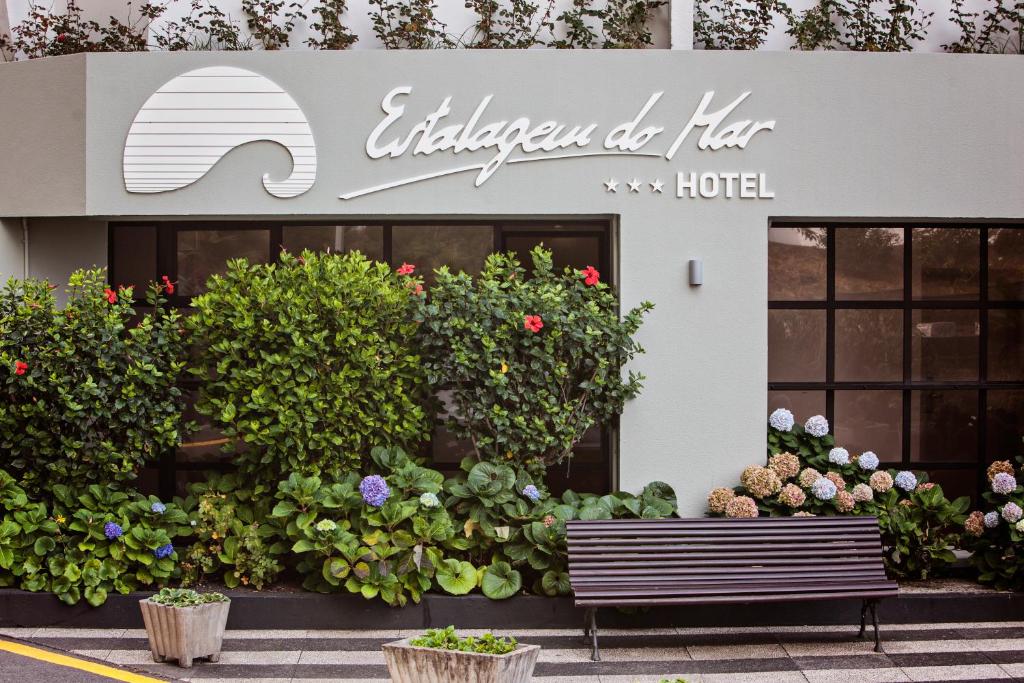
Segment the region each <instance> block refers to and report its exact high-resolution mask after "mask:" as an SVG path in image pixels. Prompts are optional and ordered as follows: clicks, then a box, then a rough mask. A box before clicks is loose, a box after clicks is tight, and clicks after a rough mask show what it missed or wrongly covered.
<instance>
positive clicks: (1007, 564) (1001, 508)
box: [963, 456, 1024, 590]
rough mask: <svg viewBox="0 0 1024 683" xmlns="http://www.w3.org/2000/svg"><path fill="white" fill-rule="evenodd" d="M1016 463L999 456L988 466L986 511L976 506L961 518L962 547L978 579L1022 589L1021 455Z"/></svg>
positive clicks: (1023, 463) (1023, 465)
mask: <svg viewBox="0 0 1024 683" xmlns="http://www.w3.org/2000/svg"><path fill="white" fill-rule="evenodd" d="M1017 465H1018V467H1015V466H1014V464H1013V463H1012V462H1010V461H1009V460H1000V461H997V462H994V463H992V464H991V465H990V466H989V467H988V471H987V475H988V482H989V488H990V490H989V491H987V492H986V493H985V494H984V495H983V498H984V501H985V507H986V509H987V511H982V510H975V511H973V512H971V514H970V515H968V517H967V519H966V520H965V521H964V532H965V533H964V543H963V545H964V547H965V548H967V549H969V550H972V551H973V553H974V554H973V555H972V558H971V559H972V562H973V564H974V566H975V568H976V569H977V570H978V580H979V581H980V582H981V583H984V584H989V585H992V586H995V587H996V588H999V589H1012V590H1024V510H1022V508H1024V486H1022V485H1021V481H1024V456H1018V457H1017Z"/></svg>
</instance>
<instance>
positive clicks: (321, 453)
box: [189, 251, 430, 484]
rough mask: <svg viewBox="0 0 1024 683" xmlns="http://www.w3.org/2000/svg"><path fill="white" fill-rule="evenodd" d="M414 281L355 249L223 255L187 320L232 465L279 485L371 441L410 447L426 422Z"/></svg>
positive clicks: (334, 465) (210, 409)
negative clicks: (222, 264)
mask: <svg viewBox="0 0 1024 683" xmlns="http://www.w3.org/2000/svg"><path fill="white" fill-rule="evenodd" d="M416 284H417V283H416V282H415V281H414V280H413V279H411V278H407V277H404V276H399V275H397V274H395V273H393V272H391V271H390V269H389V268H388V266H386V265H385V264H382V263H373V262H371V261H368V260H367V259H366V258H365V257H364V256H362V255H361V254H359V253H358V252H354V253H351V254H345V255H340V254H316V253H313V252H308V251H307V252H304V253H303V254H302V256H299V257H296V256H292V255H290V254H288V253H286V252H284V253H282V254H281V260H280V262H279V263H277V264H269V265H263V264H249V263H246V262H245V260H234V261H230V262H229V263H228V268H227V272H226V273H225V274H224V275H214V276H213V277H211V278H210V280H209V282H208V283H207V292H206V293H205V294H203V295H201V296H198V297H196V298H195V299H193V305H194V306H195V309H196V312H195V314H194V315H192V316H191V317H190V318H189V326H190V327H191V328H192V329H193V330H194V331H195V335H196V341H197V342H198V345H199V354H198V356H199V365H198V367H197V368H196V370H195V372H196V373H197V374H198V375H199V376H200V377H202V379H203V384H202V387H201V392H200V397H199V401H198V402H197V404H196V409H197V410H198V411H199V412H200V413H201V414H203V415H207V416H209V417H210V419H211V420H212V422H213V424H214V425H216V426H217V427H218V428H220V429H221V430H222V431H223V432H224V434H225V436H226V437H227V438H228V439H229V442H228V444H227V445H226V446H225V449H226V450H227V452H230V453H232V454H233V459H234V462H235V463H236V464H237V465H238V467H239V470H240V471H241V472H242V473H243V474H245V475H247V476H256V477H259V478H260V479H261V480H262V481H264V482H266V483H268V484H274V483H276V482H277V481H279V480H281V479H283V478H284V477H286V476H287V475H288V473H290V472H293V471H295V472H303V473H313V472H316V471H322V472H324V473H325V474H326V473H330V474H331V475H332V476H335V475H340V474H342V473H344V472H345V471H347V470H348V469H350V468H353V467H358V465H359V464H360V462H361V461H362V459H363V458H364V457H365V456H366V455H367V454H368V453H369V452H370V450H371V449H372V448H373V447H375V446H391V445H396V446H400V447H403V448H406V449H410V450H411V449H415V447H417V446H418V445H419V443H420V442H421V441H422V440H423V439H424V438H425V437H426V435H427V434H428V431H429V428H430V421H429V420H428V418H427V414H426V412H425V411H424V409H423V407H422V401H423V396H424V391H425V384H424V375H423V370H422V368H421V364H420V359H419V357H418V356H417V354H416V351H415V343H414V341H413V338H414V336H415V331H416V328H417V325H416V323H415V322H414V321H413V315H412V308H413V302H414V299H418V298H419V297H418V296H417V295H416V294H415V291H416V290H415V289H414V286H415V285H416Z"/></svg>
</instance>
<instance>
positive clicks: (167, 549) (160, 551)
mask: <svg viewBox="0 0 1024 683" xmlns="http://www.w3.org/2000/svg"><path fill="white" fill-rule="evenodd" d="M173 554H174V546H173V545H171V544H170V543H168V544H166V545H162V546H160V547H159V548H157V549H156V550H154V551H153V556H154V557H156V559H158V560H162V559H164V558H165V557H170V556H171V555H173Z"/></svg>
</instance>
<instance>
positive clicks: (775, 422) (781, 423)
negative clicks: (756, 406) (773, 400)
mask: <svg viewBox="0 0 1024 683" xmlns="http://www.w3.org/2000/svg"><path fill="white" fill-rule="evenodd" d="M794 422H795V421H794V420H793V413H791V412H789V411H788V410H786V409H785V408H776V409H775V410H774V411H773V412H772V414H771V415H770V416H769V417H768V424H770V425H771V426H772V429H777V430H779V431H780V432H788V431H789V430H791V429H793V424H794Z"/></svg>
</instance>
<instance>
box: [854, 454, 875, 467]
mask: <svg viewBox="0 0 1024 683" xmlns="http://www.w3.org/2000/svg"><path fill="white" fill-rule="evenodd" d="M857 464H858V465H859V466H860V468H861V469H862V470H874V469H877V468H878V456H877V455H875V454H874V452H873V451H864V452H863V453H861V454H860V457H859V458H857Z"/></svg>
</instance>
